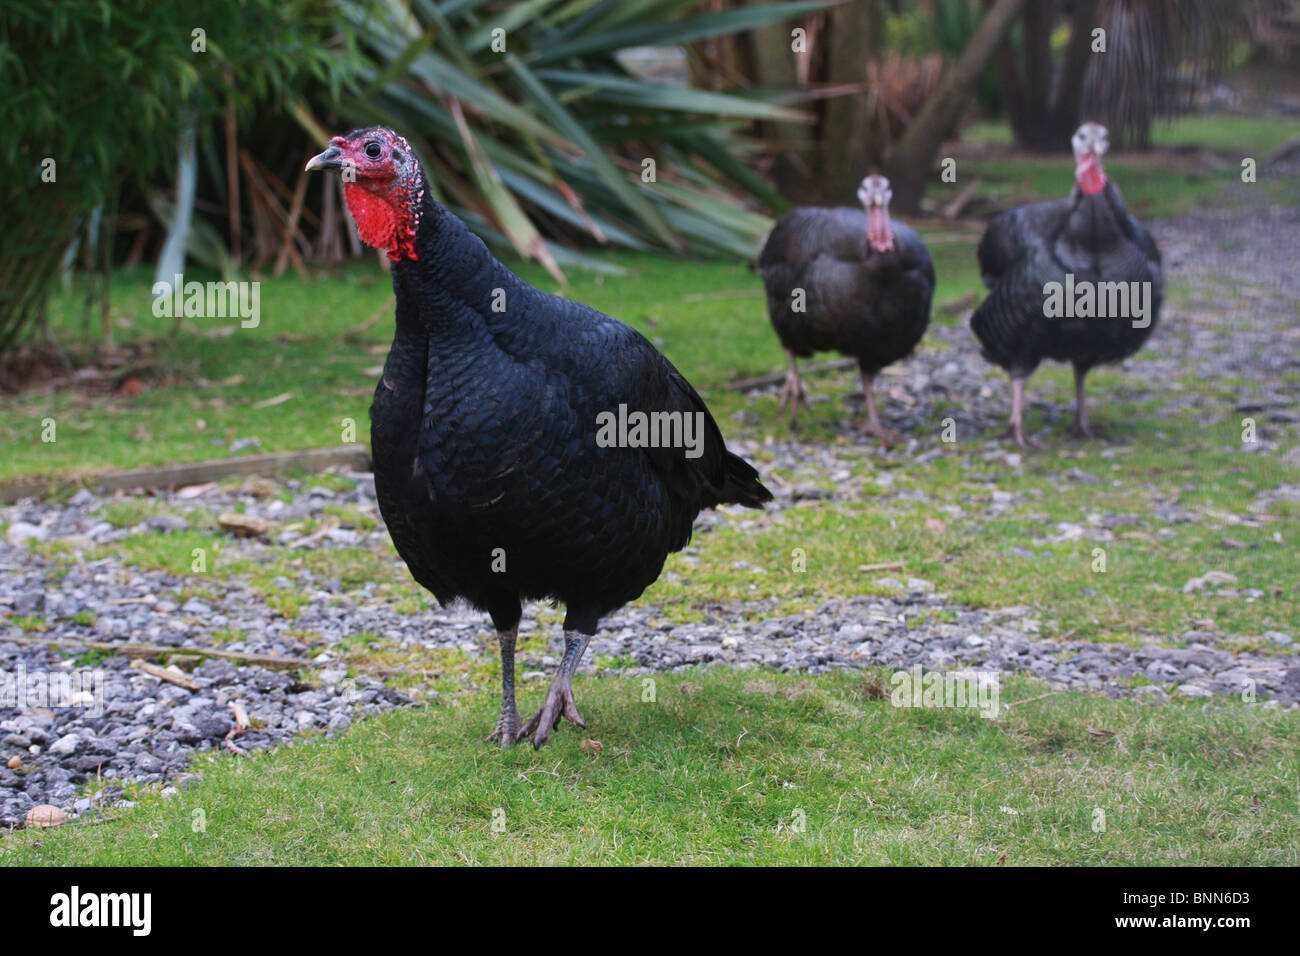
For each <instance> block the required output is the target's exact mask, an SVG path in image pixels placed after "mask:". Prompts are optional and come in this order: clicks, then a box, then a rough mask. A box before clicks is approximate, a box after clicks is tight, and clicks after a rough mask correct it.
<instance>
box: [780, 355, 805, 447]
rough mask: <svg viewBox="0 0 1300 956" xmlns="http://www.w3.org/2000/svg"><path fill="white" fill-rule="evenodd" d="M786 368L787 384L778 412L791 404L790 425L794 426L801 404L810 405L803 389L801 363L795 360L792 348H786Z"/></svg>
mask: <svg viewBox="0 0 1300 956" xmlns="http://www.w3.org/2000/svg"><path fill="white" fill-rule="evenodd" d="M785 355H786V361H787V364H786V370H785V385H783V386H782V387H781V398H780V400H779V401H778V402H777V404H776V410H777V411H778V412H780V411H784V410H785V406H786V405H787V404H789V406H790V427H791V428H794V427H795V424H796V421H795V420H796V419H797V418H798V416H799V406H800V405H803V406H804V407H805V408H807V407H808V393H807V392H805V391H804V390H803V382H802V381H800V380H799V365H798V363H797V362H796V361H795V357H794V352H792V351H791V350H790V349H786V350H785Z"/></svg>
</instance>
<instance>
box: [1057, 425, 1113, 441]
mask: <svg viewBox="0 0 1300 956" xmlns="http://www.w3.org/2000/svg"><path fill="white" fill-rule="evenodd" d="M1065 433H1066V434H1067V435H1069V436H1070V437H1071V438H1078V439H1093V440H1096V441H1110V433H1109V432H1107V431H1106V429H1104V428H1102V427H1101V426H1100V425H1092V424H1086V423H1083V422H1075V423H1074V424H1072V425H1071V426H1070V427H1069V428H1067V429H1066V430H1065Z"/></svg>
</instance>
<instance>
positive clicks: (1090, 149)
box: [1070, 123, 1110, 196]
mask: <svg viewBox="0 0 1300 956" xmlns="http://www.w3.org/2000/svg"><path fill="white" fill-rule="evenodd" d="M1107 135H1108V134H1107V133H1106V127H1104V126H1102V125H1101V124H1100V123H1084V124H1083V125H1082V126H1080V127H1079V128H1078V129H1077V130H1075V132H1074V136H1073V138H1072V139H1071V140H1070V145H1071V146H1073V147H1074V178H1075V181H1076V182H1078V184H1079V188H1080V189H1082V190H1083V192H1084V195H1087V196H1091V195H1094V194H1095V193H1099V192H1101V191H1102V190H1103V189H1105V188H1106V174H1105V173H1103V172H1102V171H1101V158H1102V157H1103V156H1105V155H1106V150H1107V149H1109V148H1110V142H1109V141H1108V140H1107V138H1106V137H1107Z"/></svg>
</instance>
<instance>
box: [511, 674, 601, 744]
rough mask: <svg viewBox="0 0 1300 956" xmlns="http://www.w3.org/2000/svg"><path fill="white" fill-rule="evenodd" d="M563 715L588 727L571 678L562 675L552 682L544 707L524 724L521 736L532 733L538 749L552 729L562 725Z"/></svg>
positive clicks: (584, 727)
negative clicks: (576, 698) (570, 681)
mask: <svg viewBox="0 0 1300 956" xmlns="http://www.w3.org/2000/svg"><path fill="white" fill-rule="evenodd" d="M561 717H563V718H565V719H566V720H569V721H572V722H573V723H575V724H577V725H578V726H579V727H582V728H583V729H586V726H587V722H586V721H585V720H583V719H582V715H581V714H579V713H578V703H577V701H576V700H574V699H573V687H572V685H571V684H570V683H569V679H568V678H567V677H564V676H562V675H560V676H557V677H556V678H555V680H553V681H552V682H551V687H550V689H549V690H548V691H547V692H546V702H545V703H543V704H542V709H541V710H539V711H538V712H537V713H535V714H534V715H533V717H532V719H531V720H530V721H528V723H526V724H524V726H523V728H522V729H521V730H520V732H519V736H520V737H521V738H522V737H527V736H529V735H532V738H533V749H534V750H536V749H538V748H539V747H541V745H542V744H544V743H546V738H548V737H550V736H551V731H552V730H554V729H555V728H556V727H558V726H559V725H560V718H561Z"/></svg>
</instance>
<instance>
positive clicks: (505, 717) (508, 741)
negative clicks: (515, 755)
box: [483, 700, 524, 750]
mask: <svg viewBox="0 0 1300 956" xmlns="http://www.w3.org/2000/svg"><path fill="white" fill-rule="evenodd" d="M523 738H524V734H522V733H520V726H519V711H517V710H516V709H515V702H514V701H513V700H510V701H507V702H506V703H504V704H502V705H501V717H500V719H498V720H497V729H496V730H494V731H492V733H490V734H488V735H487V736H486V737H484V738H483V742H484V743H489V744H500V745H501V749H502V750H507V749H509V748H510V747H513V746H514V745H515V744H517V743H518V742H519V741H521V740H523Z"/></svg>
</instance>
